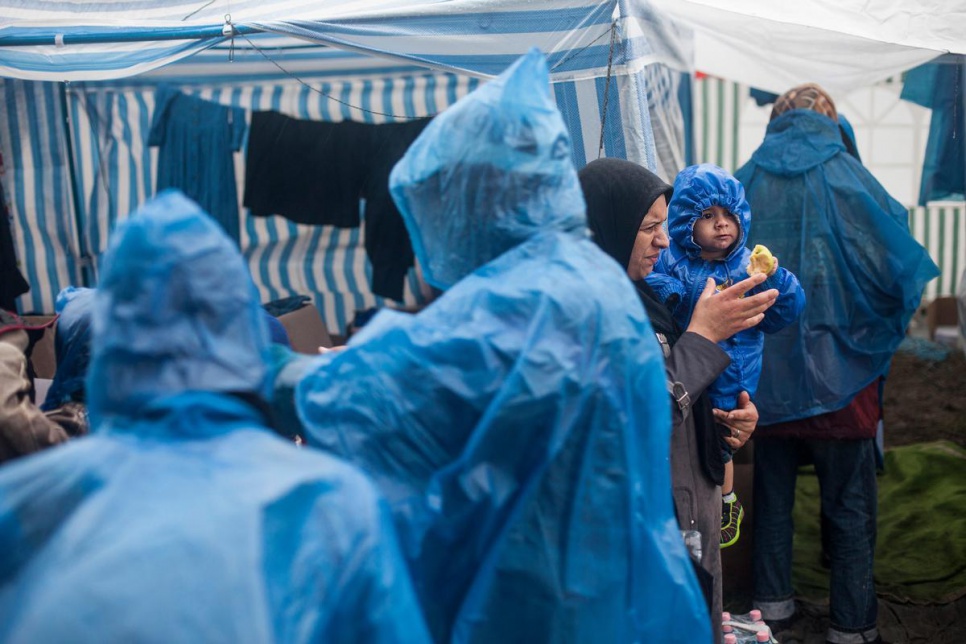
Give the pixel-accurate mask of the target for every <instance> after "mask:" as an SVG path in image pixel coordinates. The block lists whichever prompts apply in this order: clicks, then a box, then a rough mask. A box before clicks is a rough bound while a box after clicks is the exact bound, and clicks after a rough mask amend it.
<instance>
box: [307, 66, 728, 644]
mask: <svg viewBox="0 0 966 644" xmlns="http://www.w3.org/2000/svg"><path fill="white" fill-rule="evenodd" d="M524 88H525V91H524ZM481 103H482V105H481ZM496 106H500V109H496ZM470 116H472V118H469V117H470ZM470 124H473V129H464V128H469V127H470ZM461 129H462V130H463V131H462V132H461V131H460V130H461ZM522 132H527V134H522ZM569 146H570V140H569V137H568V136H567V132H566V129H565V128H564V124H563V120H562V118H561V116H560V114H559V113H558V112H557V111H556V110H555V108H554V107H553V102H552V99H551V98H550V96H549V92H548V71H547V68H546V64H545V62H544V59H543V57H542V56H541V55H540V54H539V52H536V51H533V52H531V53H530V54H528V55H527V56H525V57H524V58H522V59H521V60H519V61H518V62H517V63H516V64H514V65H513V66H512V67H511V68H510V69H509V70H508V71H507V72H505V73H504V74H503V75H502V76H501V77H500V78H498V79H497V80H496V81H494V82H493V84H488V85H487V86H485V87H484V88H483V89H482V90H480V91H477V92H474V93H473V94H471V95H469V96H468V97H466V98H465V99H463V100H461V101H460V102H459V103H457V104H456V105H454V106H453V107H451V108H450V109H449V110H447V111H446V112H444V113H443V114H441V115H440V116H438V117H437V118H436V120H435V121H434V123H433V124H432V125H431V126H430V127H429V128H427V129H426V131H425V132H424V133H423V134H422V136H421V137H420V138H419V140H418V141H417V142H416V143H415V145H414V147H413V149H412V150H411V151H410V152H408V153H407V154H406V156H405V157H403V159H402V160H401V161H400V162H399V165H398V166H397V167H396V169H395V170H394V172H393V173H392V180H391V189H392V192H393V194H394V195H395V197H396V199H397V203H398V204H399V206H400V210H401V212H402V213H403V217H404V218H405V220H406V225H407V228H408V230H410V231H411V232H412V233H414V238H416V239H419V240H420V241H419V242H418V243H416V245H415V248H416V255H417V257H418V260H419V262H420V264H421V265H422V266H424V267H430V273H431V275H432V279H433V280H434V281H435V283H436V284H438V285H441V286H448V287H449V288H448V290H447V291H446V292H445V293H443V295H442V296H441V297H440V298H439V299H437V300H436V301H435V302H434V303H433V304H431V305H430V306H429V307H428V308H426V309H424V310H423V311H422V312H420V313H419V314H417V315H413V316H410V315H404V314H401V313H394V312H387V311H383V312H381V313H379V314H377V315H376V317H375V318H374V319H373V320H372V321H371V322H369V324H367V325H366V326H365V327H364V328H363V330H362V331H361V332H360V333H359V334H357V335H356V336H354V337H353V340H352V342H351V343H350V345H349V347H348V348H347V349H345V350H344V351H342V352H338V353H334V354H328V355H326V356H322V357H321V358H319V359H317V362H316V363H315V364H314V365H313V367H312V368H311V369H310V371H309V372H308V374H307V375H306V376H305V377H304V378H303V379H302V380H301V382H300V383H299V385H298V389H297V392H296V400H297V405H298V408H299V413H300V416H301V418H302V420H303V422H304V423H305V424H306V426H307V434H306V437H307V440H308V442H309V444H311V445H315V446H318V447H321V448H323V449H326V450H328V451H331V452H334V453H336V454H339V455H341V456H343V457H345V458H346V459H348V460H350V461H352V462H353V463H356V464H358V465H360V466H361V467H362V468H363V469H364V470H365V471H366V472H367V473H369V474H370V475H371V476H372V477H373V478H374V479H375V481H376V483H377V485H378V487H379V488H380V490H381V491H382V492H383V494H384V495H386V496H387V497H388V498H389V500H390V503H391V505H392V507H393V512H394V517H395V520H396V524H397V527H398V529H399V531H400V540H401V541H402V543H403V549H404V552H405V555H406V557H407V558H408V560H409V564H410V569H411V572H412V575H413V578H414V582H415V583H416V586H417V592H418V593H419V595H420V599H421V601H422V604H423V610H424V612H425V613H426V616H427V621H428V622H429V625H430V630H431V631H432V632H433V636H434V639H435V640H436V641H438V642H444V641H452V642H630V641H641V640H644V639H650V638H653V637H659V638H660V639H661V641H667V642H672V641H682V642H706V641H710V638H711V633H710V624H709V619H708V614H707V609H706V608H705V604H704V600H703V598H702V595H701V591H700V589H699V588H698V586H697V582H696V580H695V579H694V577H693V573H692V570H691V564H690V562H689V560H688V557H687V554H686V552H685V550H684V547H683V543H682V541H681V537H680V534H679V531H678V527H677V524H676V522H675V519H674V511H673V508H672V504H671V479H670V467H669V452H670V418H669V409H668V400H667V391H666V388H665V383H664V367H663V363H662V359H661V353H660V349H659V346H658V345H657V343H656V341H655V338H654V334H653V332H652V330H651V328H650V325H649V324H648V321H647V318H646V315H645V313H644V311H643V308H642V306H641V304H640V301H639V299H638V297H637V294H636V293H635V290H634V288H633V286H632V285H631V283H630V282H629V281H628V279H627V276H626V274H625V272H624V269H623V268H622V267H620V266H618V265H617V264H616V263H615V262H613V261H612V260H611V259H610V258H609V257H607V256H606V255H605V254H604V253H603V252H602V251H601V250H600V249H598V248H597V246H596V245H594V244H593V243H592V242H591V241H590V240H588V239H587V238H586V235H585V234H584V232H583V230H584V228H585V226H586V220H585V218H584V214H583V198H582V195H581V192H580V187H579V184H578V181H577V174H576V172H575V170H574V168H573V166H572V164H571V162H570V161H569V158H570V156H569ZM489 159H492V161H493V163H494V164H496V165H489V164H488V160H489ZM426 162H429V163H430V164H431V167H425V166H424V165H423V164H424V163H426ZM451 191H455V192H457V193H458V194H450V192H451ZM443 204H445V205H443ZM572 231H580V232H579V233H575V232H572Z"/></svg>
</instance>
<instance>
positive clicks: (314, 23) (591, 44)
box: [0, 0, 687, 81]
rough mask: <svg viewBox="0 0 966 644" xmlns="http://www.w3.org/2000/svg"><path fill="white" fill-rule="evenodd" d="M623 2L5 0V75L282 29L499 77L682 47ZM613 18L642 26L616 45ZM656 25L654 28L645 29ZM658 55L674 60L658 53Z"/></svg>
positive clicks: (649, 56) (70, 75) (595, 65)
mask: <svg viewBox="0 0 966 644" xmlns="http://www.w3.org/2000/svg"><path fill="white" fill-rule="evenodd" d="M618 4H619V3H618V0H545V1H543V2H533V0H485V1H484V0H449V1H446V2H441V1H438V0H437V1H432V0H424V1H423V2H419V1H417V2H411V1H409V0H326V1H325V2H319V1H318V0H208V1H206V0H192V1H191V2H188V1H185V0H178V1H176V2H166V1H164V0H90V1H88V0H0V16H3V17H4V20H3V26H0V76H5V77H10V78H21V79H28V80H53V81H66V80H70V81H76V80H106V79H116V78H122V77H126V76H132V75H136V74H141V73H144V72H147V71H150V70H153V69H157V68H159V67H163V66H164V65H167V64H169V63H172V62H174V61H177V60H181V59H184V58H186V57H189V56H191V55H193V54H197V53H198V52H201V51H204V50H206V49H209V48H211V47H213V46H215V45H219V44H222V43H225V42H231V37H232V36H234V41H235V43H241V42H244V41H245V40H247V37H249V36H251V35H252V34H256V33H271V34H280V35H286V36H290V37H293V38H297V39H300V40H302V41H310V42H315V43H321V44H325V45H329V46H332V47H337V48H339V49H343V50H352V51H358V52H364V53H366V54H369V55H375V56H379V57H382V58H386V59H392V60H396V61H406V62H409V63H411V64H417V65H420V66H422V67H429V68H433V69H440V70H444V71H452V72H459V73H464V74H472V75H479V76H492V75H496V74H498V73H499V72H500V71H502V70H503V69H505V68H506V66H507V65H508V64H509V63H510V62H511V61H512V60H514V59H516V58H517V57H519V56H520V55H521V54H523V53H524V52H526V50H527V49H528V48H529V47H532V46H536V47H539V48H540V49H541V51H543V52H544V53H545V54H546V55H547V56H548V59H549V62H550V65H551V67H552V68H553V78H554V80H558V81H559V80H575V79H581V78H592V77H595V76H599V75H602V74H604V73H606V70H607V68H608V66H609V65H610V66H611V68H613V66H614V65H616V66H618V67H619V68H620V69H623V70H626V68H627V66H628V65H632V66H637V69H640V66H642V65H644V64H647V63H650V62H656V61H658V60H659V59H663V58H672V59H676V62H677V63H679V64H686V61H685V54H687V52H686V50H682V49H680V47H679V45H677V44H673V45H669V46H663V45H662V46H661V47H659V48H657V49H655V46H654V43H656V42H662V41H663V40H665V38H663V37H655V35H657V34H658V33H660V32H662V31H667V30H668V29H670V28H669V27H667V26H662V25H661V21H660V20H658V19H657V18H655V16H653V15H652V14H650V12H649V11H647V10H646V9H645V8H643V7H641V6H638V5H639V4H643V3H638V2H635V1H633V0H632V1H630V2H620V6H619V7H618ZM615 19H621V20H629V21H631V22H633V24H634V27H633V29H631V30H630V31H628V35H627V37H626V38H623V39H622V40H623V42H622V43H621V46H620V47H618V48H612V47H611V43H610V28H611V24H612V22H613V21H614V20H615ZM649 33H650V34H652V35H650V36H649ZM660 62H667V61H666V60H662V61H660Z"/></svg>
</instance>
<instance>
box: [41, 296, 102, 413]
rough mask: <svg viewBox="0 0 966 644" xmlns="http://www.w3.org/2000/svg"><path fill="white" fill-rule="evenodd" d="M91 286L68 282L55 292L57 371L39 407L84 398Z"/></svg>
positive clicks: (89, 359)
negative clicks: (80, 286)
mask: <svg viewBox="0 0 966 644" xmlns="http://www.w3.org/2000/svg"><path fill="white" fill-rule="evenodd" d="M93 307H94V290H93V289H89V288H75V287H73V286H68V287H67V288H65V289H64V290H63V291H61V292H60V293H59V294H58V295H57V303H56V309H57V313H58V314H59V317H58V318H57V331H56V333H55V334H54V353H55V355H56V356H57V371H56V372H55V373H54V380H53V382H51V383H50V389H49V390H48V391H47V397H46V398H45V399H44V404H43V405H42V408H43V409H44V410H45V411H47V410H51V409H56V408H57V407H60V406H61V405H63V404H64V403H67V402H70V401H72V400H74V401H78V402H84V398H85V395H84V379H85V378H86V377H87V367H88V365H89V364H90V361H91V312H92V309H93Z"/></svg>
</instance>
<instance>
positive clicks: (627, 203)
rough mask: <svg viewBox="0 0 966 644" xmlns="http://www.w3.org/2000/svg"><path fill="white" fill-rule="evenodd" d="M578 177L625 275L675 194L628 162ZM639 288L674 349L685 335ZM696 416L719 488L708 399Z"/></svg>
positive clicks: (594, 166)
mask: <svg viewBox="0 0 966 644" xmlns="http://www.w3.org/2000/svg"><path fill="white" fill-rule="evenodd" d="M579 176H580V187H581V188H582V189H583V191H584V200H585V201H586V202H587V222H588V225H589V226H590V230H591V232H592V233H593V239H594V241H595V242H597V245H598V246H600V247H601V249H603V251H604V252H605V253H607V254H608V255H610V256H611V257H613V258H614V259H615V260H617V262H618V263H619V264H620V265H621V266H623V267H624V268H625V269H626V268H627V264H628V263H629V262H630V259H631V251H632V250H633V249H634V241H635V240H636V239H637V232H638V230H639V229H640V227H641V222H642V221H644V216H645V215H647V211H648V210H650V208H651V206H652V205H653V204H654V201H655V200H657V199H659V198H660V197H662V196H663V197H665V198H666V199H667V200H668V201H670V200H671V193H672V191H673V188H672V187H671V186H669V185H668V184H667V183H665V182H664V181H662V180H661V178H660V177H658V176H657V175H656V174H654V173H653V172H651V171H650V170H648V169H647V168H643V167H641V166H639V165H637V164H636V163H631V162H630V161H624V160H623V159H598V160H596V161H592V162H590V163H588V164H587V165H586V166H585V167H584V169H583V170H581V171H580V173H579ZM634 285H635V286H636V287H637V294H638V295H639V296H640V298H641V303H642V304H643V305H644V309H645V310H646V311H647V316H648V317H649V318H650V320H651V326H652V327H653V328H654V331H655V332H656V333H661V334H663V335H664V336H665V337H666V338H667V341H668V344H669V345H670V346H672V347H673V346H674V344H675V343H676V342H677V341H678V338H680V337H681V333H682V331H681V328H680V327H679V326H678V325H677V323H676V322H675V321H674V318H673V317H672V316H671V312H670V310H669V309H668V307H667V306H665V304H664V302H662V301H661V300H660V299H658V296H657V293H655V292H654V289H652V288H651V287H650V286H648V285H647V283H646V282H645V281H644V280H640V281H638V282H636V283H635V284H634ZM693 413H694V421H695V426H696V427H695V429H696V431H697V434H698V452H699V455H700V459H701V463H702V465H703V467H704V471H705V474H706V475H707V476H708V478H710V479H711V480H712V481H714V482H715V483H716V484H719V485H720V484H721V482H722V480H723V474H724V465H723V463H722V460H721V450H720V448H719V446H718V431H717V430H716V429H715V422H714V416H713V415H712V413H711V404H710V402H709V401H708V397H707V396H706V395H704V394H702V395H701V396H699V397H698V400H697V402H696V403H695V406H694V409H693Z"/></svg>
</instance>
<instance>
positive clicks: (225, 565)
mask: <svg viewBox="0 0 966 644" xmlns="http://www.w3.org/2000/svg"><path fill="white" fill-rule="evenodd" d="M93 314H94V320H93V349H92V359H91V367H90V377H89V379H88V383H87V390H88V400H89V407H90V413H91V416H92V418H93V421H94V422H93V428H94V429H93V431H94V434H93V435H92V436H90V437H88V438H82V439H78V440H76V441H73V442H71V443H70V444H68V445H66V446H64V447H60V448H58V449H55V450H50V451H48V452H44V453H41V454H40V455H37V456H35V457H28V458H25V459H22V460H21V461H18V462H17V463H14V464H12V465H9V466H6V467H4V468H3V469H2V471H0V641H4V642H68V641H70V642H86V641H90V642H95V641H96V642H122V641H135V642H165V643H167V642H273V641H274V642H310V641H311V642H318V641H325V642H346V643H355V642H370V641H372V642H401V641H414V642H421V641H426V639H427V637H426V632H425V626H424V625H423V624H422V621H421V618H420V614H419V609H418V607H417V604H416V600H415V597H414V595H413V594H412V589H411V586H410V582H409V580H408V577H407V573H406V571H405V564H404V563H403V561H402V559H401V557H400V555H399V552H398V546H397V545H396V543H395V538H394V536H393V529H392V527H391V519H390V515H389V512H388V509H386V508H385V506H384V504H383V503H382V502H380V501H379V500H378V497H377V495H376V492H375V491H374V488H373V487H372V484H371V483H370V482H369V481H368V480H367V479H366V478H365V477H364V476H363V475H362V474H360V473H359V472H358V471H356V470H355V469H354V468H352V467H351V466H349V465H347V464H345V463H342V462H340V461H337V460H335V459H333V458H332V457H331V456H328V455H325V454H321V453H316V452H312V451H309V450H299V449H298V448H296V447H295V446H294V445H292V444H291V443H288V442H286V441H284V440H282V439H281V438H278V437H276V436H275V435H273V434H272V433H271V431H270V430H268V429H267V428H266V422H265V419H264V417H263V416H262V414H261V412H260V411H259V410H258V408H257V405H256V404H253V402H252V401H254V400H255V398H257V396H258V395H259V394H261V393H262V392H263V391H264V390H265V387H266V385H267V384H268V371H267V367H266V356H267V354H268V350H269V349H268V340H267V335H266V331H265V326H264V325H265V322H264V317H263V316H264V313H263V312H262V311H261V310H260V308H259V306H258V304H257V301H256V299H255V290H254V286H253V285H252V282H251V279H250V277H249V276H248V273H247V269H246V267H245V263H244V260H243V259H242V257H241V256H240V254H239V253H238V251H237V250H235V249H234V247H233V243H232V242H231V241H230V240H229V239H228V237H227V236H226V235H225V234H224V233H223V232H222V231H221V230H220V229H219V228H218V226H217V224H216V223H215V222H214V221H213V220H211V219H210V218H209V217H207V216H206V215H204V214H203V213H202V212H201V211H200V210H199V209H198V207H197V206H196V205H195V204H194V203H192V202H190V201H188V200H187V199H186V198H185V197H183V196H182V195H180V194H178V193H173V192H168V193H165V194H164V195H162V196H161V197H159V198H158V199H156V200H154V201H152V202H149V203H148V204H147V205H146V206H144V207H143V208H142V209H141V210H140V212H138V213H136V214H135V215H133V216H132V217H131V218H130V219H129V220H128V221H127V222H125V223H124V224H123V225H122V226H121V227H120V228H119V229H118V231H117V233H116V234H115V235H114V236H113V237H112V240H111V245H110V249H109V251H108V254H107V256H106V258H105V261H104V272H103V275H102V281H101V284H100V286H99V288H98V290H97V294H96V296H95V301H94V306H93ZM228 392H235V394H230V393H228ZM236 394H237V395H236Z"/></svg>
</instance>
